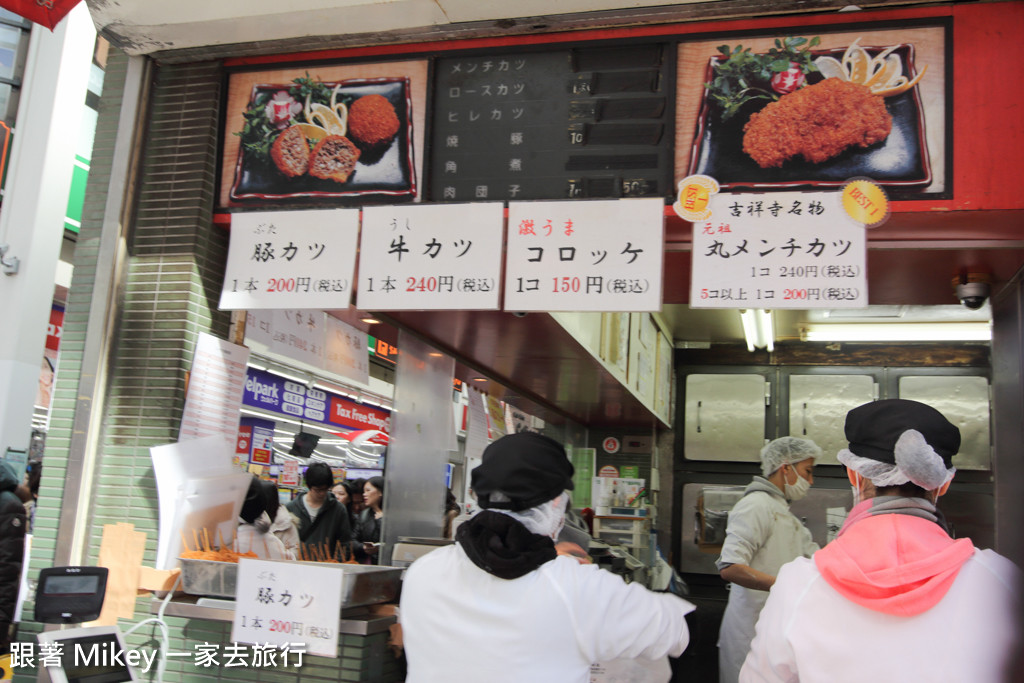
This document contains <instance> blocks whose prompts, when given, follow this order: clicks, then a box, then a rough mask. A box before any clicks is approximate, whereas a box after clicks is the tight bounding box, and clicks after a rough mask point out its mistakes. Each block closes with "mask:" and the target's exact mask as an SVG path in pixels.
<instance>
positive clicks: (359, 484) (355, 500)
mask: <svg viewBox="0 0 1024 683" xmlns="http://www.w3.org/2000/svg"><path fill="white" fill-rule="evenodd" d="M345 481H346V482H348V485H347V486H346V487H345V488H346V489H347V490H348V499H349V506H348V514H349V515H350V516H351V517H353V518H355V517H358V516H359V513H360V512H362V511H363V510H364V509H365V508H366V501H364V500H363V487H365V486H366V480H365V479H346V480H345Z"/></svg>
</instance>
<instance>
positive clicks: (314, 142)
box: [220, 61, 427, 207]
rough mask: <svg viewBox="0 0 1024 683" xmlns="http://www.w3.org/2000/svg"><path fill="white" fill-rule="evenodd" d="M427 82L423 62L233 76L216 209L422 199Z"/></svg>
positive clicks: (234, 74) (277, 70)
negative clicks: (335, 201)
mask: <svg viewBox="0 0 1024 683" xmlns="http://www.w3.org/2000/svg"><path fill="white" fill-rule="evenodd" d="M426 79H427V63H426V62H425V61H407V62H387V63H374V64H348V65H312V66H301V67H295V68H285V69H274V70H267V71H247V72H238V73H233V74H231V75H230V76H229V80H228V100H227V104H226V111H225V132H224V155H223V159H222V167H221V191H220V205H221V206H223V207H247V206H253V207H255V206H262V205H268V204H272V205H274V206H282V205H288V204H310V203H317V201H318V200H337V199H342V198H346V197H352V198H359V199H361V200H365V199H370V198H373V197H381V198H386V199H387V201H401V200H402V199H406V200H409V199H416V198H417V197H418V193H419V187H420V182H419V178H420V177H421V176H420V174H421V166H422V150H423V137H424V121H425V109H426Z"/></svg>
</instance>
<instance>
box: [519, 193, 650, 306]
mask: <svg viewBox="0 0 1024 683" xmlns="http://www.w3.org/2000/svg"><path fill="white" fill-rule="evenodd" d="M664 208H665V203H664V201H663V200H662V199H660V198H658V199H620V200H602V201H565V202H510V203H509V206H508V239H507V248H506V262H505V310H507V311H658V310H660V309H661V285H662V269H663V261H662V245H663V242H664V234H665V232H664Z"/></svg>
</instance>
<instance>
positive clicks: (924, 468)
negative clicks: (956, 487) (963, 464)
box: [836, 429, 956, 491]
mask: <svg viewBox="0 0 1024 683" xmlns="http://www.w3.org/2000/svg"><path fill="white" fill-rule="evenodd" d="M894 452H895V458H896V462H895V463H889V462H881V461H879V460H874V459H872V458H865V457H862V456H859V455H857V454H855V453H853V452H852V451H850V450H849V449H843V450H841V451H839V454H838V455H837V456H836V457H837V458H838V459H839V462H841V463H843V464H844V465H846V466H847V467H849V468H850V469H851V470H853V471H854V472H857V473H858V474H859V475H861V476H862V477H864V478H865V479H869V480H870V481H871V483H872V484H874V485H875V486H900V485H901V484H907V483H911V484H916V485H917V486H920V487H921V488H923V489H924V490H925V491H934V490H935V489H937V488H939V487H940V486H942V485H943V484H945V483H946V482H947V481H949V480H950V479H952V478H953V475H954V474H956V468H955V467H949V468H947V467H946V464H945V462H944V461H943V459H942V456H941V455H939V454H938V453H936V452H935V449H933V448H932V447H931V446H930V445H928V442H927V441H926V440H925V437H924V435H923V434H921V432H919V431H917V430H916V429H908V430H906V431H905V432H903V434H902V435H900V438H899V439H898V440H897V441H896V447H895V449H894Z"/></svg>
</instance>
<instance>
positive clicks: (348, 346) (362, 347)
mask: <svg viewBox="0 0 1024 683" xmlns="http://www.w3.org/2000/svg"><path fill="white" fill-rule="evenodd" d="M367 344H368V341H367V339H366V333H365V332H363V331H362V330H357V329H356V328H354V327H352V326H351V325H347V324H345V323H343V322H341V321H340V320H338V319H337V318H335V317H334V316H331V315H329V316H327V341H326V345H325V347H324V361H325V367H326V369H327V370H328V371H329V372H333V373H334V374H336V375H341V376H342V377H348V378H349V379H354V380H356V381H357V382H361V383H363V384H367V383H368V382H369V381H370V352H369V349H368V347H367Z"/></svg>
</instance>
